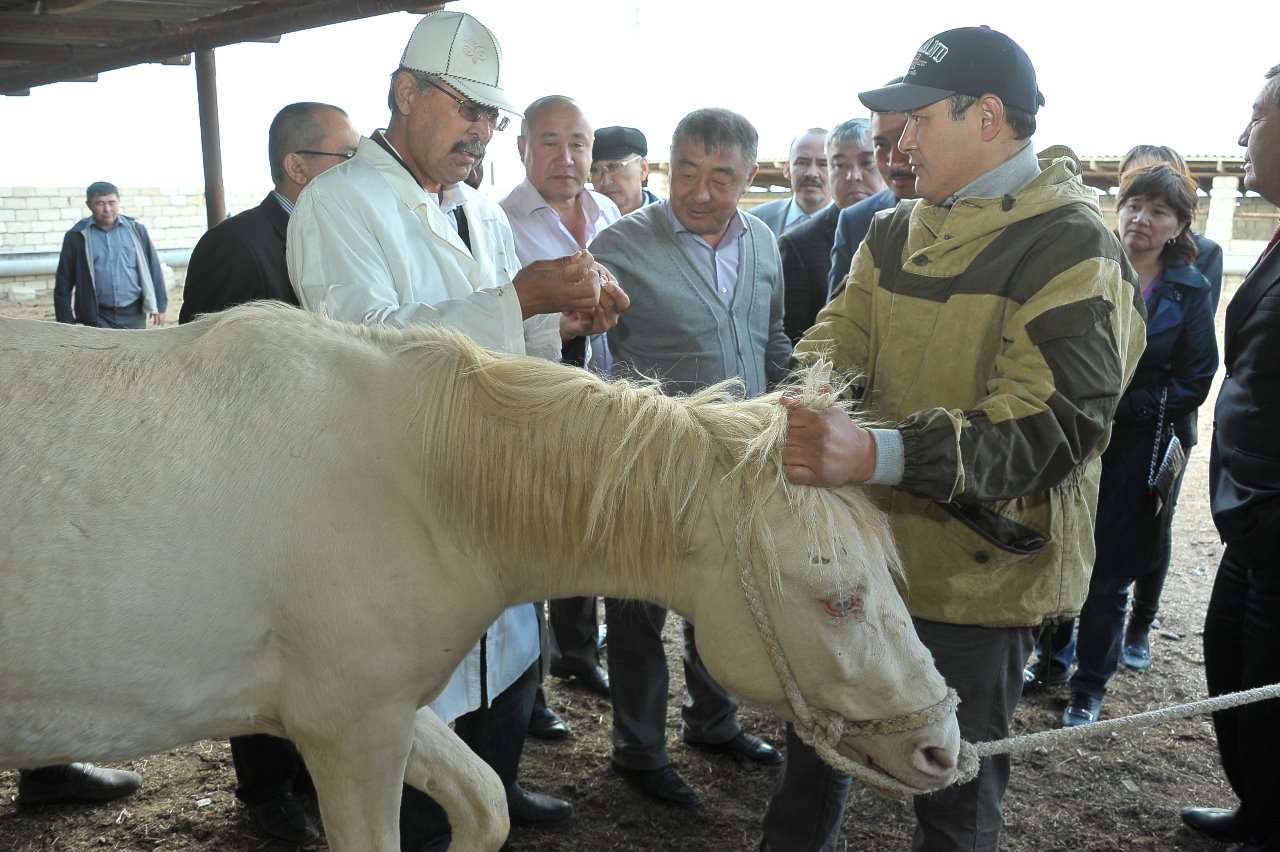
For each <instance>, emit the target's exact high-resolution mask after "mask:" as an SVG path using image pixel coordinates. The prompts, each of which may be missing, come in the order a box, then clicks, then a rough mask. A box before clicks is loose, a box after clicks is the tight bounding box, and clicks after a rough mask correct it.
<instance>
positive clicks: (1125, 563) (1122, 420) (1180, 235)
mask: <svg viewBox="0 0 1280 852" xmlns="http://www.w3.org/2000/svg"><path fill="white" fill-rule="evenodd" d="M1196 203H1197V200H1196V186H1195V183H1194V182H1193V181H1192V180H1191V179H1190V178H1189V177H1187V175H1186V173H1185V172H1184V171H1182V170H1178V169H1175V168H1172V167H1170V166H1169V165H1167V164H1165V163H1159V164H1156V165H1152V166H1147V167H1145V168H1140V169H1136V170H1133V171H1131V172H1129V173H1127V174H1126V175H1125V176H1124V177H1123V179H1122V180H1121V183H1120V199H1119V202H1118V203H1117V210H1118V211H1119V214H1120V227H1119V231H1118V236H1119V237H1120V242H1121V243H1122V244H1123V245H1124V250H1125V254H1126V255H1127V256H1128V258H1129V262H1130V263H1131V264H1133V268H1134V270H1135V271H1137V273H1138V280H1139V281H1140V283H1141V286H1142V297H1143V300H1144V301H1145V302H1146V306H1147V348H1146V350H1145V351H1144V352H1143V354H1142V358H1141V360H1140V361H1139V362H1138V368H1137V371H1136V372H1135V373H1134V376H1133V380H1132V381H1131V382H1130V384H1129V387H1128V389H1126V391H1125V393H1124V396H1122V397H1121V398H1120V404H1119V405H1118V406H1117V408H1116V415H1115V422H1114V424H1113V426H1112V432H1111V443H1110V444H1109V445H1108V446H1107V450H1106V452H1105V453H1104V454H1103V456H1102V477H1101V482H1100V484H1099V490H1098V514H1097V523H1096V524H1095V526H1094V545H1095V547H1096V549H1097V553H1096V556H1095V558H1094V563H1093V575H1092V577H1091V579H1090V581H1089V596H1088V598H1086V600H1085V603H1084V609H1083V610H1082V611H1081V613H1080V619H1079V625H1078V628H1077V634H1076V671H1075V674H1074V675H1072V677H1071V680H1070V688H1071V700H1070V701H1069V702H1068V704H1067V709H1066V711H1065V712H1064V713H1063V714H1062V724H1063V725H1065V726H1068V727H1071V726H1075V725H1084V724H1088V723H1090V722H1096V721H1097V720H1098V717H1099V715H1100V714H1101V710H1102V698H1103V696H1104V695H1105V694H1106V690H1107V682H1108V681H1109V680H1110V679H1111V677H1112V675H1114V674H1115V672H1116V667H1117V666H1118V665H1119V659H1120V646H1121V636H1122V633H1123V632H1124V617H1125V604H1126V601H1127V599H1128V594H1129V585H1130V584H1131V583H1132V582H1133V581H1134V579H1135V578H1136V577H1138V576H1139V575H1141V574H1144V573H1146V572H1147V571H1150V570H1152V569H1154V568H1155V567H1156V559H1155V557H1156V555H1157V554H1158V552H1159V551H1160V548H1161V547H1162V544H1161V542H1162V538H1163V536H1164V529H1165V527H1164V519H1163V517H1162V516H1163V515H1164V513H1166V512H1172V510H1173V507H1172V505H1170V503H1171V502H1172V501H1171V500H1165V501H1161V500H1159V499H1157V498H1156V497H1154V496H1153V495H1152V494H1151V493H1150V489H1149V488H1148V486H1147V482H1148V478H1149V475H1150V473H1151V470H1152V459H1153V457H1155V458H1159V457H1160V456H1162V455H1163V453H1164V450H1165V447H1166V445H1167V442H1168V437H1167V436H1168V435H1169V434H1170V432H1171V429H1170V428H1169V427H1170V426H1171V425H1172V424H1173V423H1175V422H1177V421H1178V420H1180V419H1182V418H1184V417H1185V416H1186V415H1187V414H1188V413H1190V412H1192V411H1194V410H1195V409H1196V408H1198V407H1199V406H1200V404H1201V403H1202V402H1204V400H1205V397H1207V396H1208V394H1209V387H1210V385H1211V384H1212V382H1213V374H1214V373H1215V372H1216V371H1217V369H1218V344H1217V339H1216V337H1215V335H1214V327H1213V310H1212V307H1211V300H1212V297H1211V294H1210V287H1209V282H1208V280H1207V279H1206V278H1205V277H1204V275H1202V274H1201V273H1200V272H1199V271H1198V270H1197V269H1196V268H1195V266H1193V262H1194V261H1195V257H1196V244H1195V241H1194V240H1193V239H1192V236H1191V221H1192V219H1193V217H1194V216H1195V211H1196ZM1171 496H1172V495H1171Z"/></svg>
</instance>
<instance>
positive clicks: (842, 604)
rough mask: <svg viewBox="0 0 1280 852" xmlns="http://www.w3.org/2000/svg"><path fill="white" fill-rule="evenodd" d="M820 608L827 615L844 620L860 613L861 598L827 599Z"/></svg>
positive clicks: (842, 596)
mask: <svg viewBox="0 0 1280 852" xmlns="http://www.w3.org/2000/svg"><path fill="white" fill-rule="evenodd" d="M822 607H823V609H825V610H826V611H827V614H828V615H831V616H833V617H835V618H845V617H847V616H850V615H855V614H857V613H860V612H862V598H860V597H858V596H857V595H841V596H840V597H838V598H827V599H826V600H825V601H823V602H822Z"/></svg>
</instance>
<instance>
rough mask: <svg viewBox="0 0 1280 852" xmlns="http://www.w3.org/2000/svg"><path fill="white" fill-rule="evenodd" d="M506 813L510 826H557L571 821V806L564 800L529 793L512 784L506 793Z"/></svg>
mask: <svg viewBox="0 0 1280 852" xmlns="http://www.w3.org/2000/svg"><path fill="white" fill-rule="evenodd" d="M507 813H508V814H509V815H510V817H511V824H512V825H523V826H529V827H537V826H548V825H557V824H558V823H562V822H566V821H568V820H570V819H573V805H571V804H569V803H568V802H566V801H565V800H564V799H557V798H555V797H554V796H546V795H543V794H542V793H530V792H529V791H528V790H526V789H524V788H523V787H521V786H520V785H519V784H512V785H511V789H510V790H508V791H507Z"/></svg>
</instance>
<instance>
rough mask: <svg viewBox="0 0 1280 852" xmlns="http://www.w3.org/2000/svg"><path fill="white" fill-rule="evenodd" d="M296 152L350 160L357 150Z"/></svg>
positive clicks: (296, 152)
mask: <svg viewBox="0 0 1280 852" xmlns="http://www.w3.org/2000/svg"><path fill="white" fill-rule="evenodd" d="M293 153H295V154H310V155H311V156H313V157H337V158H338V159H339V160H350V159H351V158H352V157H354V156H355V155H356V152H355V151H294V152H293Z"/></svg>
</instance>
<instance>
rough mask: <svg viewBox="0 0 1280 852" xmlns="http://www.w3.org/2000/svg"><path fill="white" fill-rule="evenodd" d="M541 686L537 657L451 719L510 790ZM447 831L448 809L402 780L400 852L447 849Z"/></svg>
mask: <svg viewBox="0 0 1280 852" xmlns="http://www.w3.org/2000/svg"><path fill="white" fill-rule="evenodd" d="M537 688H538V664H537V662H536V661H535V662H534V664H533V665H531V666H529V668H528V669H526V670H525V672H524V674H522V675H520V677H519V678H517V679H516V681H515V683H513V684H511V686H509V687H507V688H506V689H505V690H503V692H502V693H501V694H500V695H499V696H498V697H497V698H495V699H494V700H493V702H492V703H491V704H490V705H489V706H488V707H481V708H479V709H477V710H472V711H471V712H470V713H464V714H462V715H461V716H459V717H458V718H457V719H455V720H454V721H453V731H454V733H456V734H457V735H458V737H459V738H460V739H461V740H462V741H463V742H464V743H466V744H467V745H468V746H469V747H470V748H471V750H472V751H473V752H475V753H476V755H477V756H479V757H480V759H481V760H483V761H484V762H485V763H487V764H489V766H490V767H491V768H492V769H493V771H494V772H496V773H497V774H498V778H499V779H501V781H502V786H503V787H504V788H506V790H507V792H508V794H510V792H511V788H512V787H513V786H514V785H515V783H516V773H517V771H518V770H519V768H520V755H521V754H522V753H523V752H524V738H525V732H526V731H528V729H529V713H530V711H531V710H532V709H533V693H534V692H535V691H536V690H537ZM449 836H450V832H449V819H448V816H447V815H446V814H445V811H444V808H442V807H440V805H439V804H437V803H436V802H435V800H434V799H432V798H431V797H430V796H428V795H427V794H426V793H424V792H422V791H421V790H418V789H416V788H414V787H410V786H409V785H408V784H406V785H404V791H403V793H402V796H401V801H400V850H401V852H426V850H432V852H434V850H436V849H446V848H448V842H449V840H448V838H449ZM442 844H443V845H442Z"/></svg>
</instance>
